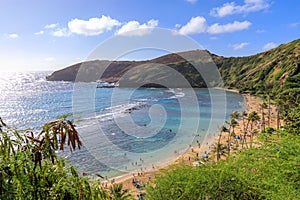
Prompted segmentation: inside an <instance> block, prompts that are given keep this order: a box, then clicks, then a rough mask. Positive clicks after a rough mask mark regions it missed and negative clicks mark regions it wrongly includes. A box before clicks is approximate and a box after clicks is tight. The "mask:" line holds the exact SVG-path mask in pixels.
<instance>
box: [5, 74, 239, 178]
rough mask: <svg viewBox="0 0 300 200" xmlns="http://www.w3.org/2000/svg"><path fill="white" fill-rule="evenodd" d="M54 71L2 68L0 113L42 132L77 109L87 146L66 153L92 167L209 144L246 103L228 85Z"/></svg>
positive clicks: (155, 161) (155, 163) (131, 163)
mask: <svg viewBox="0 0 300 200" xmlns="http://www.w3.org/2000/svg"><path fill="white" fill-rule="evenodd" d="M50 73H51V72H1V73H0V74H1V76H0V92H1V95H0V117H2V118H3V120H4V121H5V122H6V123H7V124H8V125H9V126H11V127H15V128H17V129H27V128H31V129H33V130H35V131H38V130H40V129H41V126H42V125H43V124H45V123H47V122H49V121H52V120H55V119H57V118H58V117H59V116H61V115H64V114H74V116H73V117H74V122H75V124H76V127H77V129H78V131H79V134H80V137H81V139H82V141H83V145H84V146H83V148H82V149H81V150H78V151H77V150H76V151H74V152H70V151H68V150H66V151H65V152H58V153H59V155H60V156H62V157H65V158H67V159H68V160H70V161H71V162H72V163H73V164H74V165H75V166H77V167H78V169H79V170H80V171H82V172H86V173H88V174H95V173H99V174H102V175H103V176H108V177H113V176H117V175H120V174H123V173H127V172H138V171H147V170H149V169H151V168H156V167H160V166H162V165H163V163H169V162H171V161H173V160H174V159H175V158H176V157H178V156H179V155H180V154H182V153H184V152H185V151H188V150H189V149H190V147H191V146H192V145H194V144H195V143H196V142H201V143H203V145H205V144H206V142H207V141H208V140H209V139H210V138H212V137H214V136H216V133H217V132H218V128H219V127H220V126H222V125H223V124H224V122H225V120H228V119H229V115H230V113H231V112H233V111H241V110H243V109H244V99H243V97H242V96H241V95H240V94H237V93H233V92H228V91H224V90H220V89H209V90H208V89H181V88H176V89H166V88H136V89H132V88H101V87H97V86H99V84H96V83H71V82H64V81H53V82H50V81H46V78H45V77H46V76H47V75H49V74H50ZM100 86H101V85H100Z"/></svg>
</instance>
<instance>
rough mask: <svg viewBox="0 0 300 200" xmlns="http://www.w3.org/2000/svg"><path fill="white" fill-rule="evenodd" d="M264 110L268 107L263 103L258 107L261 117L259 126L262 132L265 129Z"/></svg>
mask: <svg viewBox="0 0 300 200" xmlns="http://www.w3.org/2000/svg"><path fill="white" fill-rule="evenodd" d="M266 108H268V105H267V104H266V103H265V102H264V103H262V104H261V105H260V109H261V116H262V120H261V125H262V126H263V130H265V129H266V120H265V112H264V109H266Z"/></svg>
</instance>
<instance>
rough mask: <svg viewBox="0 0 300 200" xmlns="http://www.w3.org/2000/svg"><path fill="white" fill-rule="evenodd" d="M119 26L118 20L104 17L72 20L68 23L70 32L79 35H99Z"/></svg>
mask: <svg viewBox="0 0 300 200" xmlns="http://www.w3.org/2000/svg"><path fill="white" fill-rule="evenodd" d="M120 25H121V23H120V22H119V21H118V20H115V19H112V18H111V17H109V16H104V15H102V17H101V18H90V19H89V20H81V19H73V20H71V21H70V22H69V23H68V27H69V29H70V31H71V32H72V33H76V34H79V35H99V34H101V33H103V32H104V31H109V30H111V29H112V28H114V27H115V26H120Z"/></svg>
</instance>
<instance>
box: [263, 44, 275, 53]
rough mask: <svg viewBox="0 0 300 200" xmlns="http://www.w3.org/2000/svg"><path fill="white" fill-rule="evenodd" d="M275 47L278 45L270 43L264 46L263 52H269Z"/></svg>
mask: <svg viewBox="0 0 300 200" xmlns="http://www.w3.org/2000/svg"><path fill="white" fill-rule="evenodd" d="M275 47H277V44H275V43H274V42H269V43H267V44H265V45H264V46H263V50H265V51H267V50H269V49H273V48H275Z"/></svg>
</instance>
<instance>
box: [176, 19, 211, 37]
mask: <svg viewBox="0 0 300 200" xmlns="http://www.w3.org/2000/svg"><path fill="white" fill-rule="evenodd" d="M206 30H207V24H206V19H205V18H204V17H201V16H198V17H192V18H191V20H190V21H189V22H188V23H187V24H186V25H184V26H182V27H181V28H180V29H179V33H180V34H182V35H189V34H195V33H204V32H206Z"/></svg>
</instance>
